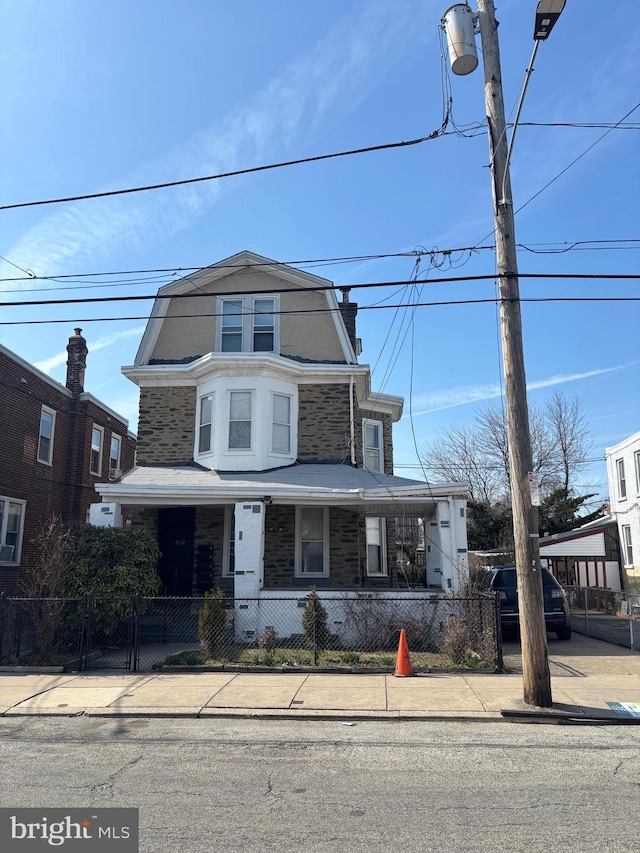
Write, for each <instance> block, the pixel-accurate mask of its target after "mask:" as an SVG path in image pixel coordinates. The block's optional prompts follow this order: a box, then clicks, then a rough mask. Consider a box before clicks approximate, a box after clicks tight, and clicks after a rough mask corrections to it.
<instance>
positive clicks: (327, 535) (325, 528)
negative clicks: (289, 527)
mask: <svg viewBox="0 0 640 853" xmlns="http://www.w3.org/2000/svg"><path fill="white" fill-rule="evenodd" d="M304 509H322V565H323V571H322V572H303V571H302V511H303V510H304ZM330 554H331V530H330V527H329V507H328V506H325V507H318V506H296V555H295V577H297V578H328V577H329V575H330V573H331V566H330V564H329V558H330Z"/></svg>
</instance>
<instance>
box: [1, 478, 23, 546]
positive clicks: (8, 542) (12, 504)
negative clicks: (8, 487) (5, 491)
mask: <svg viewBox="0 0 640 853" xmlns="http://www.w3.org/2000/svg"><path fill="white" fill-rule="evenodd" d="M24 507H25V502H24V501H17V500H13V499H12V498H8V497H4V496H2V495H0V563H18V562H19V561H20V546H21V545H22V526H23V522H24Z"/></svg>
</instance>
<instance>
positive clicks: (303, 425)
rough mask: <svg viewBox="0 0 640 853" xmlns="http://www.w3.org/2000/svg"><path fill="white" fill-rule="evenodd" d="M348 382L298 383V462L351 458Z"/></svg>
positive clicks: (345, 459)
mask: <svg viewBox="0 0 640 853" xmlns="http://www.w3.org/2000/svg"><path fill="white" fill-rule="evenodd" d="M349 418H350V407H349V385H348V383H345V384H340V385H328V384H323V385H300V386H299V389H298V461H299V462H345V461H348V460H349V459H350V458H351V449H350V444H351V430H350V426H349Z"/></svg>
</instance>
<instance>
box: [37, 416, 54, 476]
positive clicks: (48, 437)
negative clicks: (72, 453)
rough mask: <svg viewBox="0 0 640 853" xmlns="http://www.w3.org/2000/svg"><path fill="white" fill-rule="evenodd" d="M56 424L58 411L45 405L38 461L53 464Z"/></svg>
mask: <svg viewBox="0 0 640 853" xmlns="http://www.w3.org/2000/svg"><path fill="white" fill-rule="evenodd" d="M55 425H56V413H55V412H54V411H53V409H49V408H47V406H43V407H42V410H41V412H40V434H39V436H38V462H44V464H45V465H51V462H52V459H53V432H54V429H55Z"/></svg>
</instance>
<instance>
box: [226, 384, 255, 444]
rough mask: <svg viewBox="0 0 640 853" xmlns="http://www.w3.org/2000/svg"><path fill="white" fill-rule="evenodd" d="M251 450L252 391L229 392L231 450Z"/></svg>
mask: <svg viewBox="0 0 640 853" xmlns="http://www.w3.org/2000/svg"><path fill="white" fill-rule="evenodd" d="M250 449H251V391H230V392H229V450H250Z"/></svg>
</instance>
